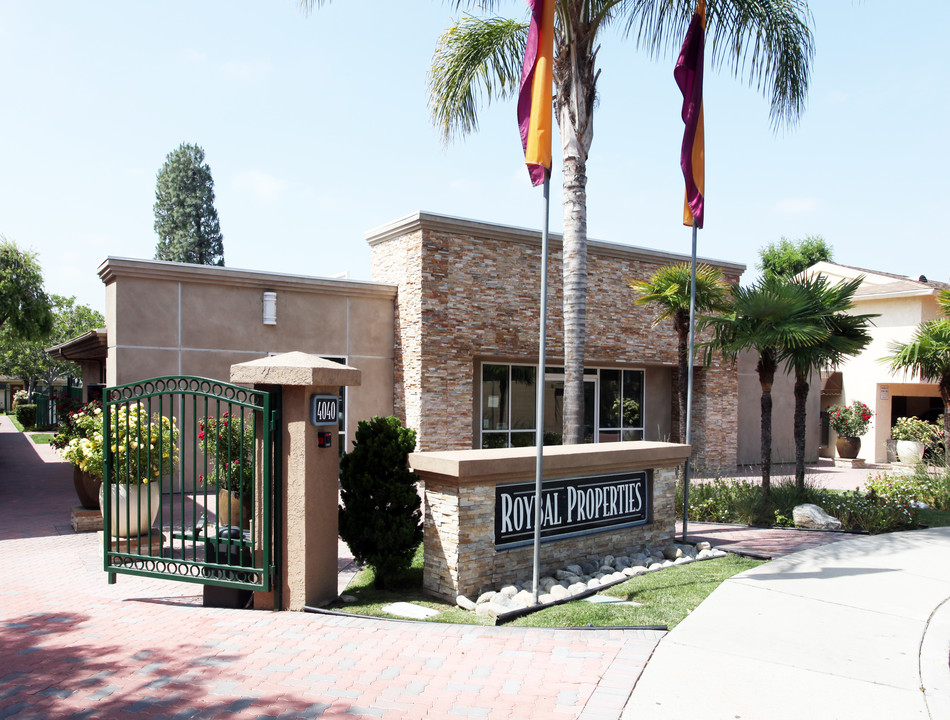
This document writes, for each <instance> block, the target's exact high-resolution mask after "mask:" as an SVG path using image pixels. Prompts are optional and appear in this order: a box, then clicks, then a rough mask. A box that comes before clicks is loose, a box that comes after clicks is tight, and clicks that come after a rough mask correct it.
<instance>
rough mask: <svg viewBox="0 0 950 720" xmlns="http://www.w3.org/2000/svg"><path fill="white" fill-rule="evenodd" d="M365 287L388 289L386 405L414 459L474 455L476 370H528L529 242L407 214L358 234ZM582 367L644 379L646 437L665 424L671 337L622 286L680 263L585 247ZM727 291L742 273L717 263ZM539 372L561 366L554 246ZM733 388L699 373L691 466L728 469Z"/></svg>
mask: <svg viewBox="0 0 950 720" xmlns="http://www.w3.org/2000/svg"><path fill="white" fill-rule="evenodd" d="M367 240H368V241H369V243H370V245H371V247H372V277H373V279H374V280H376V281H379V282H385V283H391V284H396V285H398V286H399V299H398V303H397V311H396V322H395V330H396V341H395V353H394V355H395V363H394V381H395V391H394V396H395V397H394V407H395V410H396V412H397V414H399V415H400V416H401V417H403V418H404V419H405V421H406V422H407V424H408V425H410V426H412V427H415V428H416V429H417V430H418V433H419V446H420V449H421V450H446V449H464V448H471V447H473V445H474V443H475V441H476V433H475V429H474V428H473V417H474V416H475V415H476V402H477V400H476V398H477V397H478V393H477V392H476V389H477V372H478V369H479V368H480V366H481V363H482V362H484V361H487V360H493V361H499V360H503V361H508V362H527V363H536V362H537V351H538V347H537V344H538V314H539V294H540V260H541V244H540V233H538V232H535V231H529V230H522V229H518V228H510V227H505V226H499V225H491V224H487V223H478V222H473V221H467V220H459V219H456V218H447V217H444V216H438V215H430V214H425V213H418V214H415V215H412V216H409V217H407V218H403V219H402V220H399V221H396V222H394V223H392V224H390V225H388V226H386V227H383V228H379V229H377V230H374V231H371V232H370V233H368V234H367ZM588 253H589V255H588V270H589V284H588V309H587V323H588V341H587V349H586V358H585V364H586V365H587V366H588V367H626V368H637V369H644V370H645V374H646V377H645V380H646V384H647V391H646V394H645V400H646V405H647V406H646V408H645V409H644V424H645V429H646V432H647V437H648V439H649V438H655V439H667V438H669V437H670V435H671V433H672V430H673V424H674V423H675V422H676V418H675V417H674V413H675V409H674V408H673V405H674V403H673V400H672V398H673V395H672V392H673V387H672V385H673V379H674V376H675V373H674V372H673V368H674V367H675V365H676V338H675V334H674V332H673V329H672V326H671V324H670V323H668V322H663V323H660V324H659V325H657V326H655V327H654V326H653V320H654V312H653V311H652V310H651V309H649V308H644V307H639V306H636V305H634V299H635V294H634V293H633V291H632V290H630V289H629V287H628V285H627V283H628V282H629V280H631V279H635V278H647V277H649V276H650V275H651V274H652V273H653V272H654V271H656V269H657V268H659V267H660V266H662V265H664V264H668V263H671V262H684V261H688V257H684V256H681V255H673V254H670V253H663V252H657V251H651V250H644V249H641V248H632V247H628V246H621V245H612V244H608V243H600V242H591V243H590V244H589V249H588ZM722 266H723V268H724V270H725V272H726V275H727V279H728V280H729V281H735V280H738V275H739V273H741V272H742V270H743V266H741V265H735V264H728V263H723V264H722ZM548 287H549V298H548V308H549V317H548V331H547V332H548V358H549V359H548V364H549V365H558V364H560V363H561V362H562V357H563V350H562V348H563V328H562V315H561V288H562V282H561V248H560V238H559V237H558V236H552V239H551V255H550V258H549V278H548ZM737 392H738V382H737V377H736V371H735V369H734V368H732V367H729V366H726V365H720V364H715V365H713V366H712V367H711V368H709V369H708V370H706V371H701V372H699V373H698V382H697V393H696V399H695V402H694V421H693V430H694V433H693V439H694V446H695V448H696V454H695V456H694V457H696V459H697V462H701V463H703V464H707V465H715V466H723V467H735V464H736V437H737V431H738V421H737V413H736V405H737Z"/></svg>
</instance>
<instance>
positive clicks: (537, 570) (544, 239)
mask: <svg viewBox="0 0 950 720" xmlns="http://www.w3.org/2000/svg"><path fill="white" fill-rule="evenodd" d="M550 210H551V171H550V170H545V171H544V218H543V220H542V223H541V312H540V313H539V315H540V321H539V324H540V326H541V328H540V331H539V333H538V336H539V339H538V375H537V378H536V379H535V380H536V382H535V385H536V387H537V413H536V418H535V423H534V426H535V435H536V437H535V445H536V446H537V451H538V452H537V458H536V460H535V468H534V566H533V568H532V573H531V587H532V593H533V598H534V604H535V605H537V604H538V583H539V582H540V578H539V576H540V574H541V480H542V478H543V469H544V369H545V367H547V358H546V354H545V353H546V345H547V318H548V218H549V217H550Z"/></svg>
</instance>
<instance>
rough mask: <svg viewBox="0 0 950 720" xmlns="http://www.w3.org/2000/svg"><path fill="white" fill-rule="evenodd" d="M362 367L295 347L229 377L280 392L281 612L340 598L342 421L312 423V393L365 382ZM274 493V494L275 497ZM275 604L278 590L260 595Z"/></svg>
mask: <svg viewBox="0 0 950 720" xmlns="http://www.w3.org/2000/svg"><path fill="white" fill-rule="evenodd" d="M360 380H361V372H360V370H357V369H356V368H352V367H349V366H347V365H340V364H339V363H335V362H332V361H330V360H325V359H323V358H321V357H319V356H317V355H309V354H306V353H302V352H290V353H285V354H283V355H275V356H272V357H266V358H260V359H259V360H251V361H250V362H245V363H239V364H237V365H232V366H231V382H233V383H252V384H254V385H255V387H262V386H271V387H273V386H279V387H280V388H281V390H282V400H281V407H282V410H281V412H282V426H281V427H278V428H275V432H280V433H281V434H282V458H279V461H280V467H281V468H282V475H283V477H282V478H274V483H275V485H274V487H275V492H279V493H280V500H279V502H278V503H277V507H278V508H279V509H278V512H280V513H281V515H280V517H275V518H274V522H275V528H282V532H281V533H280V536H277V535H276V534H275V538H274V542H275V543H278V544H279V552H275V554H276V557H278V558H280V560H279V562H280V565H279V567H277V568H276V570H277V578H276V582H278V583H280V585H281V593H280V607H279V608H276V609H280V610H301V609H303V607H304V606H305V605H317V604H319V603H321V602H324V601H326V600H331V599H333V598H335V597H336V596H337V557H338V551H337V548H338V545H337V540H338V534H339V531H338V522H337V520H338V516H337V503H338V498H339V495H338V487H339V474H340V473H339V470H340V464H339V447H338V443H339V438H338V432H337V428H336V426H334V427H332V428H329V427H323V428H318V427H315V426H314V425H312V424H311V423H310V397H311V396H312V395H315V394H317V395H333V396H334V397H336V396H337V395H338V394H339V388H340V386H341V385H346V386H355V385H359V384H360ZM320 430H322V431H327V430H332V432H331V433H330V439H331V440H330V444H329V446H328V447H318V437H317V436H318V431H320ZM275 499H276V498H275ZM277 549H278V548H275V551H276V550H277ZM273 606H274V593H273V592H270V593H256V594H255V597H254V607H255V608H265V609H266V608H268V607H273Z"/></svg>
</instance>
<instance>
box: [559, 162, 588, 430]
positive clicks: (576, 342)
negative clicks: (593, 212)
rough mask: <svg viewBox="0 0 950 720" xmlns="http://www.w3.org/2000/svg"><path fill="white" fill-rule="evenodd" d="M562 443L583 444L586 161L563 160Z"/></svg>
mask: <svg viewBox="0 0 950 720" xmlns="http://www.w3.org/2000/svg"><path fill="white" fill-rule="evenodd" d="M563 252H564V260H563V262H564V271H563V272H564V296H563V303H564V428H563V432H564V444H565V445H576V444H578V443H582V442H584V347H585V343H586V339H587V174H586V162H584V161H582V160H579V159H577V158H564V250H563Z"/></svg>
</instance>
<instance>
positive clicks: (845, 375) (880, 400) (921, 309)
mask: <svg viewBox="0 0 950 720" xmlns="http://www.w3.org/2000/svg"><path fill="white" fill-rule="evenodd" d="M806 272H809V273H812V274H819V275H823V276H825V277H827V278H828V279H829V280H831V281H832V282H837V281H840V280H843V279H851V278H856V277H859V276H860V277H863V278H864V280H863V282H862V283H861V286H860V287H859V288H858V290H857V292H856V293H855V297H854V309H853V312H854V313H855V314H877V315H878V316H879V317H876V318H874V320H873V322H874V325H873V326H872V327H871V328H870V334H871V337H872V340H871V343H870V344H869V345H868V346H867V348H865V350H864V351H863V352H862V353H861V354H860V355H857V356H855V357H853V358H850V359H848V360H847V361H846V362H845V363H843V364H842V365H841V366H840V367H839V368H837V372H836V373H833V374H831V375H828V376H826V378H825V387H824V390H823V392H822V397H821V407H822V410H825V409H827V408H828V407H830V406H832V405H847V404H850V403H852V402H853V401H854V400H860V401H861V402H863V403H865V404H866V405H868V407H870V408H871V410H872V411H873V412H874V417H873V418H872V420H871V426H870V429H869V430H868V433H867V434H866V435H865V436H864V437H863V438H862V444H861V453H860V455H859V457H862V458H864V459H865V460H867V461H869V462H888V461H889V460H893V458H889V457H888V450H887V441H888V439H889V438H890V436H891V426H892V425H893V424H894V423H895V422H896V420H897V418H899V417H909V416H919V417H923V418H924V419H927V420H930V421H934V420H936V419H937V418H938V417H939V416H940V415H941V414H942V413H943V402H942V401H941V399H940V391H939V389H938V387H937V385H936V384H934V383H928V382H922V381H920V379H919V378H915V377H910V376H908V375H906V374H905V373H901V372H898V373H894V372H891V371H890V370H889V369H888V368H887V367H886V365H884V364H883V363H881V361H880V359H881V358H883V357H884V356H886V355H888V354H889V353H890V350H889V345H890V344H891V343H892V342H907V341H908V340H910V339H911V338H912V336H913V334H914V331H915V330H916V329H917V326H918V325H919V324H920V323H922V322H926V321H928V320H933V319H934V318H937V317H939V316H940V314H941V313H940V309H939V306H938V305H937V294H938V293H939V292H940V290H943V289H950V285H948V284H947V283H943V282H935V281H932V280H928V279H927V278H926V277H923V276H921V277H919V278H918V279H916V280H915V279H912V278H909V277H905V276H902V275H892V274H889V273H882V272H877V271H873V270H862V269H860V268H853V267H848V266H845V265H837V264H834V263H827V262H820V263H817V264H815V265H813V266H812V267H810V268H809V269H808V271H806ZM834 446H835V433H834V431H833V430H830V429H829V428H827V427H825V428H823V437H822V455H823V456H825V457H833V455H834Z"/></svg>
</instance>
